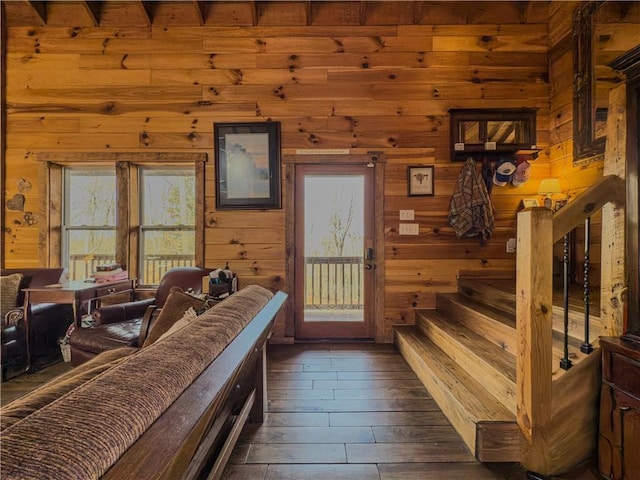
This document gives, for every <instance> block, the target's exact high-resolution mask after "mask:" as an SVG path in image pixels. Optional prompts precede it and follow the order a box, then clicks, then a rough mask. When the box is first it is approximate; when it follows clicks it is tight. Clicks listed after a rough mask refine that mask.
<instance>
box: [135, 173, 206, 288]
mask: <svg viewBox="0 0 640 480" xmlns="http://www.w3.org/2000/svg"><path fill="white" fill-rule="evenodd" d="M140 193H141V212H140V224H141V229H140V242H141V247H142V251H141V252H140V261H141V265H140V274H139V277H140V283H142V284H144V285H156V284H158V283H159V282H160V279H161V278H162V275H163V274H164V273H165V272H166V271H167V270H169V269H170V268H171V267H178V266H192V265H194V264H195V194H196V191H195V169H194V168H185V167H174V168H171V167H169V168H167V167H162V168H152V167H145V168H141V169H140ZM171 226H179V227H180V228H173V229H166V228H164V229H163V228H158V227H171Z"/></svg>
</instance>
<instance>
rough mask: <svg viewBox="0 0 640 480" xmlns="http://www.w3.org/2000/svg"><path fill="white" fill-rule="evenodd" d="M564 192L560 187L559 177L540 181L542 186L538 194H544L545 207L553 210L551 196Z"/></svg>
mask: <svg viewBox="0 0 640 480" xmlns="http://www.w3.org/2000/svg"><path fill="white" fill-rule="evenodd" d="M557 193H562V190H561V189H560V180H558V179H557V178H545V179H544V180H542V181H541V182H540V187H538V194H539V195H544V196H545V199H544V203H543V205H544V207H545V208H548V209H549V210H553V201H552V200H551V196H552V195H553V194H557Z"/></svg>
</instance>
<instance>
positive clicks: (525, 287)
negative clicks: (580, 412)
mask: <svg viewBox="0 0 640 480" xmlns="http://www.w3.org/2000/svg"><path fill="white" fill-rule="evenodd" d="M551 217H552V213H551V210H549V209H546V208H540V207H535V208H530V209H526V210H523V211H522V212H520V213H519V214H518V235H517V238H518V244H517V250H516V251H517V264H516V265H517V268H516V335H517V341H518V352H517V360H516V384H517V386H516V388H517V392H516V401H517V421H518V425H519V426H520V429H521V430H522V432H523V434H524V437H525V439H526V440H527V442H528V443H529V445H530V448H528V449H527V453H526V460H527V464H529V465H532V467H533V468H535V467H534V466H535V465H536V464H544V463H545V462H544V458H543V457H544V455H545V454H546V453H545V451H546V449H545V448H544V438H545V430H546V427H547V425H548V423H549V421H550V418H551V388H552V382H551V380H552V378H551V375H552V370H551V369H552V352H551V349H552V328H553V318H552V316H553V297H552V295H553V291H552V290H553V285H552V282H553V224H552V218H551ZM529 468H531V467H529Z"/></svg>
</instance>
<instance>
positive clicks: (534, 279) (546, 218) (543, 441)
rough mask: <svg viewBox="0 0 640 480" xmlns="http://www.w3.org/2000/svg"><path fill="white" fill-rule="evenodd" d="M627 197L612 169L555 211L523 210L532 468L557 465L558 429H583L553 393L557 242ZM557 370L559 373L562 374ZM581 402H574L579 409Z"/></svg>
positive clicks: (520, 332) (525, 376)
mask: <svg viewBox="0 0 640 480" xmlns="http://www.w3.org/2000/svg"><path fill="white" fill-rule="evenodd" d="M624 199H625V182H624V179H622V178H620V177H618V176H615V175H608V176H605V177H603V178H602V179H601V180H600V181H599V182H597V183H596V184H595V185H593V186H592V187H590V188H589V189H588V190H586V191H585V192H583V193H582V194H581V195H579V196H577V197H576V198H575V199H573V201H572V202H571V203H569V204H568V205H566V206H565V207H563V208H562V209H561V210H560V211H558V212H557V213H556V214H555V215H554V214H552V212H551V210H548V209H546V208H540V207H536V208H531V209H526V210H523V211H522V212H520V213H519V214H518V230H517V232H518V233H517V239H518V244H517V250H516V251H517V268H516V271H517V273H516V330H517V338H518V352H517V360H516V385H517V392H516V401H517V414H516V416H517V422H518V425H519V427H520V430H521V431H522V433H523V435H524V438H525V439H526V441H527V443H528V444H529V447H528V448H527V449H526V452H525V454H524V455H525V458H523V462H522V463H523V464H524V465H525V466H526V467H527V469H529V470H532V471H536V472H540V473H545V472H546V471H549V470H550V469H551V468H552V467H551V466H550V465H552V464H553V462H556V466H557V461H558V460H557V458H553V459H552V457H553V456H554V455H557V453H556V452H558V451H561V450H562V448H561V446H560V445H559V444H558V438H561V437H562V434H560V435H559V433H558V431H559V430H560V431H561V432H563V430H564V428H567V432H566V435H571V436H573V435H580V434H582V435H584V433H583V432H580V428H582V425H580V424H579V423H576V422H574V424H573V425H571V426H570V427H569V426H565V425H567V424H569V423H570V420H569V419H565V418H559V416H558V415H557V412H556V409H555V407H556V405H557V404H559V403H562V401H561V400H558V399H554V395H555V393H556V392H555V391H554V382H553V376H554V370H555V368H554V365H553V361H552V355H553V245H554V243H556V242H557V241H558V240H560V239H562V238H563V237H564V236H565V235H566V234H568V232H570V231H571V230H573V229H574V228H575V227H577V226H580V225H584V223H585V219H587V218H589V217H591V216H592V215H593V214H594V213H596V212H597V211H599V210H600V209H602V208H603V207H604V206H605V205H606V204H608V203H610V202H611V203H615V204H624V201H625V200H624ZM558 372H559V371H558ZM558 372H556V373H555V375H556V376H559V375H562V374H561V373H558ZM565 387H566V386H565ZM565 390H566V388H565ZM565 390H563V391H565ZM554 402H555V403H554ZM579 408H580V407H579V406H576V407H575V409H576V415H579ZM570 428H572V429H573V430H572V431H570V430H569V429H570ZM585 428H587V427H585ZM585 442H586V439H585ZM569 444H571V443H570V442H569Z"/></svg>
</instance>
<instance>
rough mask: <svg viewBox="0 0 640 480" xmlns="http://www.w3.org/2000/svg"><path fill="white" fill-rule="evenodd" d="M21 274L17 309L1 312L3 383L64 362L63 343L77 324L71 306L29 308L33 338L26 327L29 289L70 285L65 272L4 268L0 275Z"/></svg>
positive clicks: (47, 304)
mask: <svg viewBox="0 0 640 480" xmlns="http://www.w3.org/2000/svg"><path fill="white" fill-rule="evenodd" d="M14 273H20V274H21V275H22V280H21V282H20V285H19V290H18V296H17V298H16V303H15V307H14V308H12V309H11V310H8V311H6V312H4V311H3V312H0V337H1V340H0V345H1V346H0V350H1V352H2V360H1V364H2V380H6V379H9V378H11V377H13V376H15V375H16V374H19V373H22V372H24V371H25V370H26V369H27V368H28V367H33V368H38V367H41V366H45V365H48V364H50V363H54V362H59V361H61V360H62V355H61V353H60V346H59V342H60V340H61V339H62V338H63V337H64V335H65V332H66V331H67V328H68V327H69V325H70V324H71V322H72V320H73V315H72V312H71V308H70V306H69V305H61V304H55V303H35V304H30V305H29V307H28V313H27V314H28V318H29V338H28V339H27V337H26V328H25V325H24V292H23V289H25V288H42V287H44V286H45V285H49V284H52V283H60V282H64V281H66V278H67V272H66V270H65V269H64V268H3V269H0V275H2V276H3V277H4V276H7V275H11V274H14ZM27 342H29V347H30V350H31V365H27Z"/></svg>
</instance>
